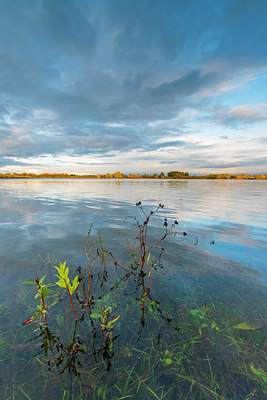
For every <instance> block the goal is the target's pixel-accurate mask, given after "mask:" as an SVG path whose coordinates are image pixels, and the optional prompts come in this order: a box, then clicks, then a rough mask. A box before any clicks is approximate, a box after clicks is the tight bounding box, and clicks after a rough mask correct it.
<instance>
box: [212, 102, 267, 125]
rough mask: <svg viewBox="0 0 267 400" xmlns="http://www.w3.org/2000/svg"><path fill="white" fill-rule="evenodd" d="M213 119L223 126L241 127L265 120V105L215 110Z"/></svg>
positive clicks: (266, 105)
mask: <svg viewBox="0 0 267 400" xmlns="http://www.w3.org/2000/svg"><path fill="white" fill-rule="evenodd" d="M214 119H215V120H216V121H217V122H219V123H221V124H225V125H230V126H242V125H243V124H253V123H259V122H264V121H266V120H267V104H257V105H239V106H236V107H221V106H217V107H216V108H215V116H214Z"/></svg>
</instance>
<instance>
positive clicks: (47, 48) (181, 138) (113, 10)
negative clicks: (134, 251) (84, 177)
mask: <svg viewBox="0 0 267 400" xmlns="http://www.w3.org/2000/svg"><path fill="white" fill-rule="evenodd" d="M266 15H267V1H265V0H253V1H251V0H229V1H228V0H175V1H170V0H164V1H163V0H150V1H148V0H142V1H140V0H135V1H133V0H120V1H117V0H106V1H104V0H87V1H85V0H56V1H55V0H34V1H33V0H24V1H20V0H12V1H10V0H1V1H0V172H15V171H17V172H22V171H28V172H30V171H32V172H42V171H48V172H69V173H98V172H99V173H105V172H114V171H118V170H119V171H121V172H124V173H129V172H141V173H143V172H147V173H151V172H160V171H163V172H167V171H170V170H182V171H188V172H190V173H212V172H235V173H241V172H247V173H267V149H266V136H267V135H266V130H267V129H266V127H267V45H266V43H267V24H266Z"/></svg>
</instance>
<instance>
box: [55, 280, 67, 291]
mask: <svg viewBox="0 0 267 400" xmlns="http://www.w3.org/2000/svg"><path fill="white" fill-rule="evenodd" d="M56 284H57V285H58V286H60V287H63V288H65V289H66V284H65V282H62V281H58V282H56Z"/></svg>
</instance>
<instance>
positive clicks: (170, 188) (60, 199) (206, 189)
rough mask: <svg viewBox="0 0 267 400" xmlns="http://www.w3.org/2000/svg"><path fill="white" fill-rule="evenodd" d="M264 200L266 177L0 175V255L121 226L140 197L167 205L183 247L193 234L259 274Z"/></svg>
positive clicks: (263, 261)
mask: <svg viewBox="0 0 267 400" xmlns="http://www.w3.org/2000/svg"><path fill="white" fill-rule="evenodd" d="M266 197H267V185H266V182H264V181H228V180H223V181H213V180H212V181H209V180H196V181H194V180H192V181H171V180H170V181H169V180H168V181H155V180H143V181H142V180H141V181H138V180H137V181H136V180H134V181H133V180H2V181H0V219H1V226H0V245H1V248H2V251H1V257H4V259H5V260H6V259H8V258H9V257H10V256H11V259H14V258H15V257H16V256H17V257H19V254H17V253H20V252H23V251H27V250H28V251H31V252H34V253H38V252H40V251H41V250H42V251H43V249H46V252H48V251H51V248H50V249H49V247H51V245H52V247H55V248H57V247H58V245H59V243H58V244H57V242H60V246H62V245H63V249H62V250H63V252H68V251H67V249H66V248H65V249H64V247H65V246H64V243H63V242H64V240H66V243H68V244H69V243H71V242H72V241H73V242H77V240H80V239H81V238H82V237H84V236H85V234H86V232H87V229H88V226H89V225H90V223H93V225H94V227H95V229H100V230H103V229H104V230H105V229H107V228H108V227H113V228H117V229H123V228H122V226H123V225H122V220H123V218H124V217H125V216H127V215H135V213H136V209H135V203H136V201H138V200H142V202H143V204H144V205H145V206H147V207H149V208H151V207H153V206H154V205H155V204H158V203H163V204H165V207H166V208H165V209H164V210H163V211H162V213H161V214H162V215H164V216H167V217H169V218H172V219H178V220H179V222H180V226H181V227H182V229H184V230H186V231H188V237H187V238H186V240H184V241H183V242H184V245H188V244H189V245H192V244H194V242H195V236H198V239H199V248H201V249H205V250H207V251H209V252H210V253H211V254H219V255H221V256H222V255H223V256H225V257H227V258H230V259H232V260H234V261H239V262H243V263H245V264H246V265H247V266H253V267H256V268H258V269H260V270H261V271H263V270H264V267H265V265H266V233H267V229H266V226H267V224H266V222H267V219H266V218H267V217H266V214H265V212H264V204H265V199H266ZM153 224H154V226H157V225H158V226H160V224H161V220H160V219H155V220H154V222H153ZM211 240H215V245H214V246H210V241H211ZM2 268H3V263H2Z"/></svg>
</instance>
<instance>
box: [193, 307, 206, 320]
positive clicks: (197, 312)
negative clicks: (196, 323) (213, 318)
mask: <svg viewBox="0 0 267 400" xmlns="http://www.w3.org/2000/svg"><path fill="white" fill-rule="evenodd" d="M190 314H192V315H193V317H198V318H200V319H204V318H205V313H204V311H202V310H200V309H199V310H190Z"/></svg>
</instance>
